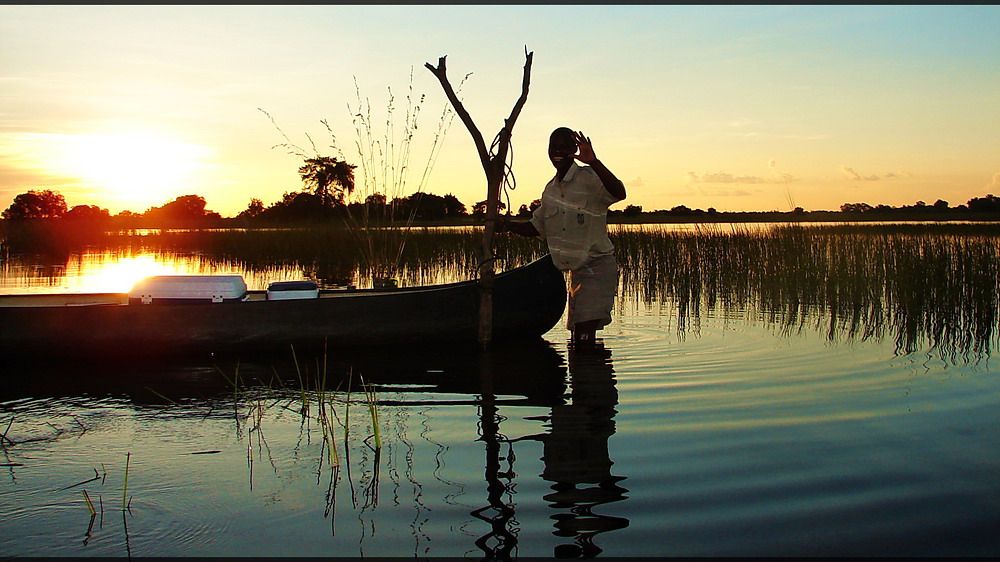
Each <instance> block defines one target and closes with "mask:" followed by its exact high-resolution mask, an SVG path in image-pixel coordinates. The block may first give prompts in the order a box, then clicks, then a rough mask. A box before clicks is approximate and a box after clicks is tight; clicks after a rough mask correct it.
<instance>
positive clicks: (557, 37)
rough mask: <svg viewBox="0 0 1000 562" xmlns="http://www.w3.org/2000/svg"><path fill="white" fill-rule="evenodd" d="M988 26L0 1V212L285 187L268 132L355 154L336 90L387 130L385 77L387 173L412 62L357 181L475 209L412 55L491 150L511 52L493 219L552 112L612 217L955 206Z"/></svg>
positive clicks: (975, 15)
mask: <svg viewBox="0 0 1000 562" xmlns="http://www.w3.org/2000/svg"><path fill="white" fill-rule="evenodd" d="M998 29H1000V6H988V5H979V6H926V5H925V6H920V5H917V6H904V5H887V6H858V5H854V6H783V5H771V6H670V5H664V6H656V5H639V6H600V5H581V6H570V5H559V6H551V5H546V6H532V5H524V6H518V5H514V6H506V5H505V6H461V5H457V6H452V5H436V6H381V5H373V6H355V5H332V6H313V5H299V6H194V5H179V6H115V5H104V6H44V5H34V6H2V7H0V210H2V209H5V208H7V206H8V205H10V203H11V201H12V200H13V198H14V196H15V195H17V194H18V193H23V192H25V191H28V190H29V189H52V190H56V191H59V192H60V193H62V194H63V195H64V196H65V198H66V201H67V204H68V205H69V206H70V207H72V206H74V205H80V204H93V205H99V206H101V207H104V208H107V209H109V210H110V211H111V212H112V213H117V212H119V211H121V210H123V209H130V210H133V211H137V212H142V211H145V210H146V209H148V208H149V207H151V206H154V205H162V204H163V203H166V202H168V201H170V200H172V199H173V198H175V197H177V196H180V195H186V194H198V195H202V196H204V197H205V199H206V200H207V206H208V208H209V209H212V210H215V211H218V212H219V213H221V214H222V215H223V216H232V215H235V214H237V213H239V212H240V211H241V210H243V209H245V208H246V206H247V204H248V203H249V201H250V199H251V198H259V199H261V200H262V201H263V202H264V204H265V205H270V204H271V203H273V202H275V201H277V200H278V199H280V198H281V196H282V194H283V193H284V192H287V191H297V190H301V189H302V183H301V181H300V179H299V176H298V174H297V169H298V166H299V164H300V159H299V158H298V157H296V156H294V155H292V154H289V153H288V152H287V151H286V150H284V149H282V148H273V147H274V146H275V145H277V144H280V143H283V142H285V139H284V138H283V137H282V133H281V131H283V132H284V133H285V134H286V135H287V136H288V139H289V140H291V141H292V142H293V143H294V144H296V145H298V146H300V147H302V148H304V149H306V150H307V151H311V150H312V148H311V145H310V140H309V139H310V138H311V139H312V141H313V142H315V144H316V146H317V149H318V150H319V152H320V153H321V154H324V155H331V156H339V155H340V154H342V155H343V157H344V158H345V159H346V160H347V161H348V162H351V163H353V164H361V161H362V157H361V155H359V153H358V149H357V141H358V135H357V133H356V130H355V125H354V124H353V123H352V115H351V111H352V110H357V108H358V99H357V94H358V92H360V94H361V96H362V98H367V100H368V105H369V106H370V115H371V122H372V125H373V128H374V130H373V133H374V136H375V137H376V139H383V138H384V137H385V136H386V133H385V130H386V128H385V122H386V119H387V108H388V105H389V95H388V94H389V90H390V89H391V91H392V94H393V96H394V101H393V107H394V113H393V115H394V117H395V119H394V121H395V124H394V126H393V142H390V143H389V144H390V145H391V146H392V147H393V149H394V150H395V153H396V154H395V155H396V157H397V161H402V160H401V157H400V155H399V153H400V152H401V150H402V148H404V143H403V142H402V135H403V131H404V129H405V128H406V127H405V123H404V119H405V114H406V110H407V105H408V104H407V96H408V95H409V94H410V92H409V87H410V85H411V75H412V89H413V94H412V98H411V100H412V101H411V104H410V105H411V107H413V108H417V107H419V113H417V129H416V131H415V132H414V136H413V140H412V144H411V145H410V153H409V159H408V166H409V174H408V175H405V176H401V177H402V179H401V180H398V181H395V182H393V181H392V180H391V179H390V180H389V182H388V184H389V186H390V187H391V189H377V190H378V191H382V192H383V193H385V192H386V191H389V192H390V195H392V196H395V195H409V194H410V193H413V192H414V191H416V190H417V189H418V188H421V189H422V190H423V191H428V192H431V193H435V194H439V195H444V194H446V193H452V194H454V195H455V196H457V197H458V198H459V199H460V200H461V201H462V202H464V203H466V204H467V205H470V206H471V204H473V203H475V202H476V201H480V200H482V199H484V198H485V189H486V185H485V177H484V174H483V171H482V168H481V167H480V164H479V160H478V157H477V156H476V153H475V149H474V146H473V143H472V140H471V137H470V136H469V133H468V132H467V131H466V129H465V127H464V126H463V124H462V123H461V121H460V120H459V119H457V118H456V119H454V121H453V122H452V123H451V126H450V128H449V129H447V130H446V134H445V135H444V137H443V140H440V139H439V142H438V144H437V149H438V150H439V152H437V158H436V160H435V161H434V164H433V167H432V168H431V169H430V171H429V175H428V176H427V177H426V178H425V179H424V172H425V168H427V164H428V162H429V161H430V158H431V154H432V153H431V149H432V147H433V146H434V145H433V141H434V139H435V135H436V133H437V132H438V131H439V122H440V118H441V115H442V111H443V110H444V109H445V107H446V103H447V102H446V98H445V96H444V93H443V92H442V90H441V87H440V85H439V84H438V82H437V80H436V79H435V78H434V76H433V75H432V74H431V73H430V72H429V71H428V70H427V69H426V68H424V66H423V65H424V63H425V62H430V63H433V64H436V63H437V61H438V58H439V57H440V56H442V55H447V56H448V58H447V64H448V70H449V76H450V77H451V79H452V81H453V83H454V84H455V85H456V87H457V86H458V83H459V82H460V81H461V80H462V78H463V77H464V76H465V75H467V74H469V73H472V74H471V76H469V77H468V79H467V80H466V81H465V83H464V84H463V87H462V90H461V94H460V97H461V98H462V100H463V102H464V103H465V105H466V108H467V109H468V110H469V112H470V113H471V114H472V117H473V119H474V120H475V121H476V124H477V125H478V126H479V128H480V130H481V131H482V133H483V136H484V137H485V138H486V142H487V143H489V142H490V141H491V140H492V139H493V137H494V136H495V135H496V133H497V132H498V130H499V128H500V127H501V125H502V123H503V118H505V117H506V116H507V115H508V114H509V112H510V110H511V107H512V106H513V104H514V101H515V100H516V99H517V96H518V95H519V93H520V82H521V74H522V67H523V65H524V50H525V47H527V49H528V50H529V51H532V52H534V62H533V67H532V73H531V88H530V93H529V96H528V102H527V104H526V105H525V107H524V110H523V112H522V113H521V116H520V118H519V119H518V121H517V123H516V126H515V128H514V144H513V153H514V160H513V171H514V175H515V179H516V182H517V183H516V189H515V190H514V191H512V192H511V193H510V200H511V203H512V206H513V207H515V208H516V207H518V206H519V205H521V204H524V203H528V202H530V201H531V200H533V199H535V198H537V197H539V196H540V193H541V189H542V187H543V186H544V184H545V182H546V181H547V180H548V179H549V178H550V177H551V175H552V172H553V169H552V167H551V164H550V163H549V162H548V160H547V158H546V153H545V147H546V142H547V138H548V133H549V132H550V131H551V130H552V129H553V128H555V127H557V126H563V125H565V126H570V127H573V128H575V129H578V130H582V131H583V132H584V133H586V134H587V135H588V136H590V137H591V139H592V140H593V143H594V147H595V150H596V153H597V155H598V157H600V158H601V160H602V161H603V162H604V163H605V164H606V165H607V166H608V167H609V168H610V169H611V170H612V171H613V172H615V173H616V174H617V175H618V177H619V178H620V179H622V180H623V181H624V182H625V184H626V187H627V189H628V199H627V200H626V201H624V202H622V203H619V204H617V205H616V207H614V208H623V207H624V206H625V205H627V204H634V205H641V206H642V207H643V208H644V210H655V209H669V208H671V207H674V206H676V205H682V204H683V205H687V206H688V207H691V208H702V209H707V208H708V207H715V208H716V209H718V210H720V211H741V210H745V211H755V210H782V211H787V210H791V209H792V208H794V207H797V206H800V207H803V208H805V209H806V210H819V209H837V208H839V207H840V205H841V204H842V203H847V202H866V203H870V204H872V205H875V204H886V205H892V206H899V205H909V204H913V203H914V202H915V201H918V200H923V201H926V202H927V203H928V204H930V203H933V202H934V201H935V200H937V199H939V198H940V199H944V200H946V201H949V202H950V203H951V205H952V206H956V205H959V204H963V203H965V202H966V201H967V200H969V199H970V198H972V197H981V196H983V195H985V194H987V193H994V194H1000V32H998ZM355 84H356V85H357V86H356V85H355ZM356 88H357V89H356ZM421 95H425V96H426V97H425V98H424V99H423V101H422V102H421V101H420V96H421ZM261 110H263V111H261ZM265 111H266V112H267V113H266V114H265V113H264V112H265ZM268 115H270V117H271V118H273V120H274V122H273V123H272V121H271V119H270V118H269V117H268ZM321 120H326V121H327V122H328V123H329V125H330V128H331V130H332V132H333V134H334V136H335V141H336V145H337V146H338V147H339V149H340V152H338V151H337V150H334V149H332V148H330V144H331V138H330V134H329V133H328V132H327V130H326V128H325V126H324V125H323V124H322V123H321ZM275 125H277V127H276V126H275ZM278 127H280V131H279V129H278ZM307 135H308V136H307ZM370 154H371V152H370V151H369V155H370ZM376 158H377V157H376ZM357 173H358V179H359V182H360V181H361V180H362V178H363V172H362V168H361V167H360V166H359V168H358V172H357ZM370 176H371V177H374V178H376V179H380V178H384V177H385V175H384V174H382V172H381V171H378V172H374V171H373V172H372V173H371V174H370ZM403 180H405V183H403ZM376 187H377V186H376ZM372 191H374V190H373V188H372V185H371V184H370V183H369V184H368V185H359V187H358V193H359V194H362V195H363V194H366V193H370V192H372ZM393 191H395V192H393Z"/></svg>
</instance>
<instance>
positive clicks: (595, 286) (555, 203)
mask: <svg viewBox="0 0 1000 562" xmlns="http://www.w3.org/2000/svg"><path fill="white" fill-rule="evenodd" d="M574 159H575V160H579V161H580V162H582V163H583V164H586V166H580V165H578V164H577V163H576V162H574ZM549 160H550V161H551V162H552V165H553V166H555V168H556V175H555V177H553V178H552V180H550V181H549V183H548V184H547V185H546V186H545V190H544V191H543V192H542V204H541V206H540V207H538V208H537V209H535V211H534V213H533V214H532V217H531V220H530V221H528V222H514V221H509V220H507V219H502V220H501V221H500V222H499V223H498V230H499V231H500V232H503V231H510V232H514V233H517V234H521V235H523V236H541V237H542V238H543V239H545V242H546V244H547V245H548V248H549V253H550V254H552V260H553V262H555V264H556V267H558V268H559V269H560V270H562V271H569V272H570V273H569V315H568V320H567V322H566V327H567V328H568V329H570V330H571V331H572V332H573V341H574V342H575V343H583V344H587V343H592V342H593V341H594V337H595V335H596V332H597V330H599V329H601V328H603V327H604V326H607V325H608V324H610V323H611V308H612V306H613V305H614V297H615V292H616V291H617V289H618V263H617V262H616V261H615V256H614V246H612V245H611V239H610V238H608V228H607V215H608V207H610V206H611V205H612V204H614V203H616V202H618V201H621V200H622V199H625V184H623V183H622V182H621V180H619V179H618V178H616V177H615V175H614V174H613V173H611V171H610V170H608V168H607V167H606V166H605V165H604V164H603V163H601V161H600V160H598V159H597V156H596V155H595V154H594V147H593V146H592V145H591V144H590V139H589V138H587V137H586V136H584V134H583V132H582V131H581V132H575V131H573V130H572V129H570V128H568V127H559V128H558V129H556V130H555V131H552V134H551V135H550V136H549Z"/></svg>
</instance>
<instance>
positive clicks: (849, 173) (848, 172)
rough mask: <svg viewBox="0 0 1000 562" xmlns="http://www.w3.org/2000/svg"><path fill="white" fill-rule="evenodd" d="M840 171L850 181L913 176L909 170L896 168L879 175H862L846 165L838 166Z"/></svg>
mask: <svg viewBox="0 0 1000 562" xmlns="http://www.w3.org/2000/svg"><path fill="white" fill-rule="evenodd" d="M840 171H841V173H843V174H844V177H846V178H847V179H848V180H850V181H879V180H881V179H894V178H895V179H905V178H912V177H913V174H911V173H910V172H907V171H906V170H898V171H895V172H887V173H885V174H883V175H882V176H881V177H880V176H879V175H878V174H872V175H870V176H865V175H862V174H860V173H858V172H857V171H855V170H854V168H848V167H847V166H841V167H840Z"/></svg>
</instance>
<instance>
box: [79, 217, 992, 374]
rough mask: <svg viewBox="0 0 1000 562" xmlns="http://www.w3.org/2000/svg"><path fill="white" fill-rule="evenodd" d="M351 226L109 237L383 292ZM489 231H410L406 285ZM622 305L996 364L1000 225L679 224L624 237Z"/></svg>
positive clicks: (402, 278) (437, 274) (436, 271)
mask: <svg viewBox="0 0 1000 562" xmlns="http://www.w3.org/2000/svg"><path fill="white" fill-rule="evenodd" d="M348 230H349V229H347V228H345V227H343V226H336V225H317V226H313V227H310V228H302V229H230V230H214V231H196V230H192V231H170V230H164V231H153V232H144V233H138V232H122V233H109V234H108V235H106V236H105V237H104V239H103V241H102V244H101V245H100V246H98V247H102V248H104V249H105V250H106V251H110V252H122V253H127V252H134V251H138V250H139V249H152V248H155V249H156V251H158V252H173V253H176V254H187V255H198V256H200V257H201V258H202V259H205V260H218V261H220V262H228V263H234V264H235V265H237V266H238V267H241V268H243V269H244V270H246V271H250V272H260V273H261V275H262V276H266V275H267V274H268V272H269V271H273V270H274V269H275V268H278V267H282V266H295V267H301V268H302V270H303V271H304V272H305V274H306V276H307V277H309V278H312V279H314V280H316V281H318V282H319V283H320V285H321V287H331V286H342V285H344V284H353V285H356V286H359V287H366V286H370V284H371V283H372V282H373V278H374V277H375V276H377V275H378V274H379V273H380V271H376V270H373V269H370V268H367V267H366V266H365V263H366V258H365V257H364V252H365V250H364V249H363V248H360V247H359V246H358V241H357V238H356V236H354V235H352V234H350V233H349V232H348ZM481 234H482V229H481V227H477V226H467V227H445V228H423V227H413V228H410V229H408V234H407V242H406V244H405V246H404V247H403V249H402V251H401V252H400V254H399V262H398V264H397V269H396V272H397V273H396V277H397V279H398V280H399V283H400V285H403V286H413V285H427V284H434V283H440V282H445V281H450V280H454V279H456V278H459V279H472V278H475V276H476V271H477V267H478V265H479V263H480V258H479V255H478V248H479V245H480V237H481ZM611 238H612V242H613V243H614V244H615V247H616V255H617V258H618V261H619V264H620V276H621V285H620V290H619V299H620V301H619V306H626V305H627V304H628V305H635V306H641V305H646V306H650V305H652V304H653V303H660V306H664V305H671V306H674V307H676V318H677V324H678V329H680V330H687V329H689V327H690V326H693V325H696V324H697V322H698V321H699V319H700V317H701V315H702V314H705V313H709V312H711V313H716V312H718V313H722V314H726V315H743V316H750V317H756V318H760V319H761V320H762V321H764V322H767V323H769V324H772V325H775V326H777V327H779V328H780V329H781V330H783V331H786V332H791V331H796V330H801V329H803V328H806V327H809V328H812V329H819V330H822V331H824V332H825V333H826V336H827V337H828V338H830V339H831V340H832V339H862V340H863V339H869V338H873V339H874V338H884V337H889V338H892V339H893V340H894V341H895V343H896V348H897V350H898V352H899V353H913V352H915V351H917V350H919V349H922V348H930V349H931V350H933V352H934V353H935V354H937V355H938V357H940V358H943V359H947V360H951V361H955V360H964V359H968V358H973V359H975V358H982V357H984V356H988V354H989V349H990V346H991V342H992V340H993V339H995V338H996V335H997V332H998V326H997V322H998V311H997V310H998V302H997V301H998V296H997V295H998V270H1000V249H998V248H1000V229H997V228H996V227H995V225H993V224H979V223H914V224H899V223H897V224H867V223H852V224H827V225H794V224H788V225H780V226H776V227H773V228H769V229H764V228H760V227H757V226H752V225H718V224H715V225H698V226H696V228H695V229H694V230H687V231H679V230H676V229H674V228H671V227H670V226H668V225H655V224H651V225H645V226H643V227H642V228H625V227H615V226H612V227H611ZM545 251H546V250H545V246H544V244H543V243H541V242H540V241H539V240H536V239H531V238H525V237H521V236H514V235H506V236H501V237H500V238H499V239H498V241H497V244H496V258H497V269H498V270H505V269H510V268H513V267H516V266H519V265H523V264H525V263H528V262H530V261H531V260H533V259H535V258H537V257H539V256H541V255H543V254H544V253H545Z"/></svg>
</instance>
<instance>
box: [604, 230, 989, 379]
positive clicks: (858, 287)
mask: <svg viewBox="0 0 1000 562" xmlns="http://www.w3.org/2000/svg"><path fill="white" fill-rule="evenodd" d="M612 240H613V242H614V243H615V246H616V253H617V255H618V259H619V263H620V264H621V278H622V289H623V291H622V292H623V293H624V294H628V295H634V296H636V297H637V298H638V300H639V301H640V302H643V303H646V304H651V303H653V302H663V301H671V302H675V303H676V306H677V313H678V326H679V327H680V328H681V329H683V328H684V327H685V326H686V325H689V324H690V323H691V322H692V321H694V320H697V318H698V317H699V316H700V315H701V314H702V313H703V311H720V312H722V313H725V314H732V313H743V314H751V315H753V314H756V315H758V316H760V317H762V318H763V319H765V320H766V321H767V322H770V323H773V324H776V325H778V326H780V327H781V328H782V329H783V330H786V331H790V330H797V329H801V328H803V327H805V326H806V325H811V326H812V327H820V328H822V329H824V330H825V331H826V335H827V337H828V338H830V339H838V338H847V339H868V338H881V337H884V336H886V335H887V334H888V335H890V336H891V337H892V338H893V339H894V340H895V343H896V350H897V352H898V353H903V354H909V353H914V352H916V351H918V350H920V349H929V350H930V351H929V353H934V354H935V355H937V356H938V357H939V358H941V359H944V360H949V361H957V360H969V359H970V358H971V359H980V358H983V357H984V356H988V355H989V349H990V344H991V342H992V340H993V339H994V338H995V337H996V334H997V329H998V323H997V319H998V316H997V309H998V289H1000V284H998V275H997V272H998V267H1000V236H998V235H997V233H996V232H995V229H993V228H989V227H986V226H985V225H974V224H973V225H944V226H943V228H939V227H938V226H937V225H891V226H889V225H882V226H876V225H831V226H795V225H788V226H780V227H776V228H773V229H770V230H750V229H740V228H734V229H732V230H731V231H725V230H723V229H721V228H708V229H702V230H698V231H695V232H676V231H671V230H669V229H666V228H656V227H652V228H647V229H645V230H643V231H641V232H638V231H634V230H626V229H621V230H617V231H616V232H614V234H613V236H612Z"/></svg>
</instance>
